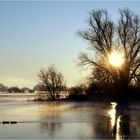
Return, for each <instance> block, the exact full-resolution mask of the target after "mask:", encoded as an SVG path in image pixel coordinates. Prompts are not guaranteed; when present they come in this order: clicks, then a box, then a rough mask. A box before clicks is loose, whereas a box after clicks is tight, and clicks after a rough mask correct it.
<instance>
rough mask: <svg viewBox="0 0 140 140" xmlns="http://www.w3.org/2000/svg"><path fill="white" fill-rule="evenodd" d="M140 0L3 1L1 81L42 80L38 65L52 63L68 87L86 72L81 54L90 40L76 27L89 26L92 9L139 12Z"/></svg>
mask: <svg viewBox="0 0 140 140" xmlns="http://www.w3.org/2000/svg"><path fill="white" fill-rule="evenodd" d="M139 5H140V1H121V0H120V1H110V0H109V1H74V0H73V1H45V0H43V1H37V0H36V1H32V0H31V1H27V0H25V1H20V0H19V1H1V0H0V83H3V84H4V85H6V86H9V87H10V86H18V87H30V88H33V87H34V85H36V84H37V83H38V80H39V79H38V73H39V71H40V69H42V68H46V69H47V67H48V66H49V65H50V64H54V65H55V66H56V68H57V69H58V71H60V72H61V73H62V74H63V75H64V79H65V81H66V83H67V85H68V86H74V85H76V84H78V83H80V82H81V81H84V77H85V76H86V75H87V71H88V70H86V69H84V70H82V68H80V67H79V66H78V65H77V64H78V61H79V60H78V55H79V53H80V52H83V51H85V50H86V48H87V47H88V43H87V42H85V41H84V40H82V39H81V38H80V37H79V36H78V35H77V31H78V30H84V29H85V28H87V27H88V25H87V20H88V13H89V12H90V11H91V10H93V9H106V10H108V13H109V15H110V17H111V18H112V20H114V21H117V19H118V15H119V14H118V10H119V9H122V8H126V7H128V8H129V9H130V10H132V11H134V12H135V13H137V14H140V8H139Z"/></svg>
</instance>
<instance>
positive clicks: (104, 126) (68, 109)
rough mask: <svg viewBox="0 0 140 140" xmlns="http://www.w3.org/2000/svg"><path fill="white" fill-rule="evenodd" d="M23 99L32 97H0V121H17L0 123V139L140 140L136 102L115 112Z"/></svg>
mask: <svg viewBox="0 0 140 140" xmlns="http://www.w3.org/2000/svg"><path fill="white" fill-rule="evenodd" d="M27 98H28V99H32V98H33V96H30V95H28V94H27V95H8V94H6V95H0V122H2V121H7V120H8V121H18V123H17V124H3V123H0V138H3V139H4V138H8V139H10V138H11V139H21V138H22V139H27V138H28V139H35V138H37V139H43V138H48V139H103V138H105V139H109V138H115V139H117V140H119V139H121V138H122V137H123V138H140V103H131V104H129V105H128V104H127V105H121V106H119V107H118V108H119V109H116V105H117V104H116V103H92V102H79V103H76V102H32V101H27ZM115 118H116V119H115ZM115 124H116V125H115ZM114 126H115V127H114ZM115 128H116V129H115ZM113 133H114V134H113Z"/></svg>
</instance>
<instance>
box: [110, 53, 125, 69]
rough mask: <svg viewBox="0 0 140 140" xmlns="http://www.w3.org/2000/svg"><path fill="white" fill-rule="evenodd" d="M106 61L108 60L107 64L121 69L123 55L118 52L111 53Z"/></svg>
mask: <svg viewBox="0 0 140 140" xmlns="http://www.w3.org/2000/svg"><path fill="white" fill-rule="evenodd" d="M108 59H109V63H110V64H111V65H113V66H114V67H121V65H122V64H123V63H124V58H123V55H122V54H121V53H118V52H112V53H111V54H110V55H109V57H108Z"/></svg>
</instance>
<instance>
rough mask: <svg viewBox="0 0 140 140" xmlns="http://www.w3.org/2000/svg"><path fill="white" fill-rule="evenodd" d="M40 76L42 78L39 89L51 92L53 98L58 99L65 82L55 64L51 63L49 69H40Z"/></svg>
mask: <svg viewBox="0 0 140 140" xmlns="http://www.w3.org/2000/svg"><path fill="white" fill-rule="evenodd" d="M38 77H39V79H40V82H39V89H40V90H41V91H45V92H46V93H49V95H50V98H51V99H52V100H56V99H58V98H59V93H60V91H61V90H63V87H65V86H64V85H65V84H64V80H63V76H62V74H61V73H59V72H57V70H56V68H55V66H54V65H50V66H49V67H48V69H47V70H45V69H42V70H40V72H39V75H38Z"/></svg>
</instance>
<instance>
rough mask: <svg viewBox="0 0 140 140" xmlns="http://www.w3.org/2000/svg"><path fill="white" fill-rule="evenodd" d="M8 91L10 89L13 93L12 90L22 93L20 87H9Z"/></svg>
mask: <svg viewBox="0 0 140 140" xmlns="http://www.w3.org/2000/svg"><path fill="white" fill-rule="evenodd" d="M8 91H9V92H10V93H12V92H14V93H20V92H22V91H21V90H20V89H19V88H18V87H10V88H9V89H8Z"/></svg>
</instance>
